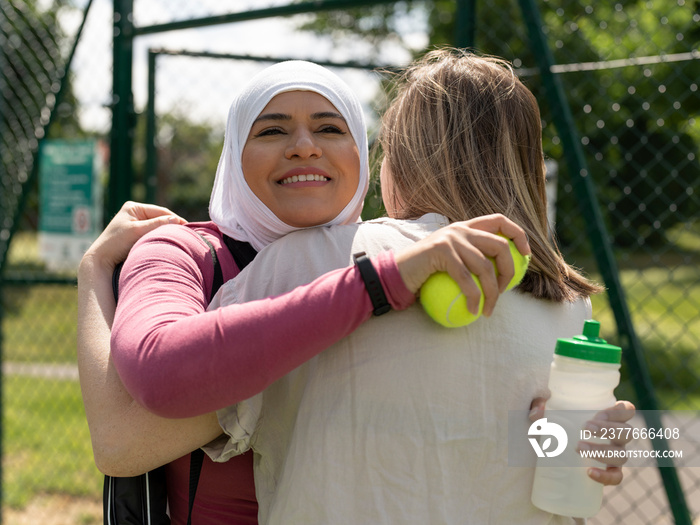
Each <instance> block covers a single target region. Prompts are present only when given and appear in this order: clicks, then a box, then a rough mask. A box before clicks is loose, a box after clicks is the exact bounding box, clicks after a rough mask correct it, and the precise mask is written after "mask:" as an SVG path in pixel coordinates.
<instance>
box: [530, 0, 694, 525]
mask: <svg viewBox="0 0 700 525" xmlns="http://www.w3.org/2000/svg"><path fill="white" fill-rule="evenodd" d="M519 2H520V7H521V10H522V13H523V17H524V18H525V23H526V26H527V30H528V34H529V37H530V44H531V46H532V50H533V53H534V55H535V58H536V60H537V61H538V67H539V69H540V74H541V75H542V83H543V86H544V89H545V93H546V97H547V101H548V102H549V104H550V105H551V109H552V115H553V117H552V119H553V120H554V124H555V126H556V128H557V131H558V133H559V135H560V138H561V141H562V146H563V149H564V154H565V157H566V162H567V165H568V166H569V170H570V172H571V179H572V185H573V187H574V191H575V192H576V193H577V195H578V196H579V199H578V202H579V204H580V206H581V212H582V213H583V215H584V216H585V217H586V221H585V223H586V228H587V233H588V237H589V239H591V243H592V245H593V251H594V254H595V257H596V260H597V262H598V266H599V269H600V272H601V274H602V276H603V280H604V282H605V285H606V287H607V289H608V298H609V300H610V306H611V308H612V310H613V313H614V316H615V321H616V323H617V329H618V334H619V336H620V339H621V342H622V347H623V352H624V357H625V362H626V364H627V366H628V367H629V370H630V375H631V378H632V383H633V386H634V388H635V391H636V393H637V396H638V398H639V404H640V408H641V409H643V410H645V411H646V412H645V417H646V422H647V425H648V426H649V428H662V427H663V425H662V422H661V418H660V417H659V416H658V403H657V401H656V398H655V395H654V390H653V385H652V382H651V377H650V375H649V371H648V368H647V366H646V363H645V360H644V355H643V349H642V346H641V342H640V340H639V339H638V337H637V335H636V332H635V330H634V326H633V324H632V318H631V316H630V312H629V309H628V307H627V301H626V299H625V294H624V290H623V288H622V284H621V282H620V279H619V271H618V269H617V263H616V262H615V258H614V257H613V253H612V248H611V244H610V240H609V238H608V234H607V231H606V228H605V224H604V222H603V217H602V214H601V212H600V208H599V206H598V202H597V198H596V195H595V188H594V186H593V181H592V180H591V177H590V171H589V170H588V166H587V163H586V159H585V157H584V154H583V150H582V148H581V142H580V140H579V138H578V134H577V132H576V126H575V123H574V120H573V116H572V114H571V110H570V108H569V105H568V103H567V101H566V97H565V95H564V90H563V87H562V85H561V83H560V82H559V79H558V77H557V76H556V75H555V74H554V73H552V66H553V65H554V57H553V56H552V53H551V50H550V49H549V46H548V45H547V39H546V37H545V34H544V32H543V22H542V19H541V16H540V12H539V9H538V7H537V5H536V3H535V0H519ZM650 411H652V412H650ZM652 445H653V447H654V449H655V450H658V451H661V452H663V451H666V450H669V448H668V443H667V442H666V440H665V439H654V440H652ZM660 461H661V460H659V466H661V463H660ZM669 463H671V464H672V462H669V461H664V464H669ZM659 472H660V475H661V478H662V479H663V482H664V486H665V488H666V494H667V496H668V500H669V504H670V507H671V511H672V513H673V516H674V518H675V521H676V523H677V524H679V525H691V519H690V513H689V511H688V507H687V504H686V502H685V497H684V495H683V489H682V488H681V485H680V481H679V479H678V473H677V472H676V469H675V467H672V466H671V467H664V468H659Z"/></svg>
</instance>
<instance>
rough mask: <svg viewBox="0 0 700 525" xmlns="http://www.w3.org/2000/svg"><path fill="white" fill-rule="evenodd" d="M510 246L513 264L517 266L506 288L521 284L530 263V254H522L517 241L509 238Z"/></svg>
mask: <svg viewBox="0 0 700 525" xmlns="http://www.w3.org/2000/svg"><path fill="white" fill-rule="evenodd" d="M508 247H509V248H510V256H511V257H512V258H513V266H514V267H515V275H513V278H512V279H511V280H510V283H508V286H507V287H506V290H510V289H511V288H515V287H516V286H518V285H519V284H520V281H522V280H523V277H525V272H527V266H528V265H529V264H530V256H529V255H522V254H521V253H520V252H519V251H518V249H517V248H516V247H515V243H514V242H513V241H512V240H510V239H508Z"/></svg>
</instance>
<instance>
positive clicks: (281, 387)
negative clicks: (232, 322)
mask: <svg viewBox="0 0 700 525" xmlns="http://www.w3.org/2000/svg"><path fill="white" fill-rule="evenodd" d="M446 224H447V221H446V219H445V218H444V217H442V216H440V215H435V214H429V215H426V216H424V217H422V218H421V219H419V220H416V221H394V220H389V219H380V220H377V221H370V222H365V223H362V224H357V225H347V226H335V227H332V228H315V229H311V230H304V231H300V232H295V233H292V234H290V235H287V236H286V237H284V238H283V239H280V240H279V241H276V242H275V243H273V244H271V245H270V246H268V247H266V248H265V249H264V250H262V251H261V252H260V254H259V255H258V256H257V258H256V260H255V261H254V262H253V263H252V264H251V265H250V266H248V267H247V268H246V269H245V270H244V272H242V273H241V274H240V275H239V276H238V277H237V278H236V279H234V280H233V281H230V282H229V283H226V284H225V285H224V286H223V287H222V289H221V291H220V292H219V294H218V296H217V298H216V299H215V302H214V303H213V304H214V305H215V306H217V305H219V304H221V305H223V304H230V303H232V302H237V303H240V302H245V301H250V300H254V299H259V298H263V297H267V296H270V295H276V294H280V293H283V292H286V291H288V290H291V289H292V288H294V287H295V286H298V285H301V284H305V283H308V282H310V281H311V280H313V279H314V278H316V277H318V276H319V275H322V274H323V273H326V272H327V271H329V270H332V269H335V268H340V267H345V266H348V265H349V264H352V254H353V253H356V252H358V251H365V252H367V254H368V255H370V256H371V255H374V254H376V253H378V252H379V251H382V250H385V249H389V248H393V249H395V250H400V249H401V248H403V247H405V246H407V245H409V244H410V243H412V242H414V241H416V240H418V239H420V238H422V237H425V236H426V235H428V234H429V233H431V232H433V231H435V230H437V229H438V228H440V227H442V226H444V225H446ZM589 317H590V302H589V301H583V300H581V301H578V302H576V303H573V304H571V303H563V304H555V303H552V302H549V301H542V300H536V299H534V298H532V297H531V296H530V295H527V294H521V293H519V292H517V291H512V292H507V293H505V294H503V295H502V296H501V297H500V298H499V300H498V304H497V306H496V310H495V312H494V314H493V315H492V316H491V317H490V318H481V319H479V320H477V321H476V322H474V323H472V324H471V325H469V326H467V327H464V328H451V329H449V328H443V327H442V326H440V325H438V324H437V323H435V322H434V321H432V320H431V319H430V318H429V317H428V316H427V315H426V314H425V313H424V312H423V310H422V308H421V306H420V305H419V304H415V305H413V306H412V307H410V308H408V309H407V310H405V311H402V312H390V313H388V314H386V315H383V316H381V317H373V318H371V319H370V320H368V321H367V322H366V323H364V324H363V325H362V326H361V327H360V328H358V329H357V330H356V331H355V332H354V333H353V334H352V335H350V336H348V337H346V338H345V339H343V340H341V341H340V342H338V343H336V344H335V345H333V346H332V347H330V348H329V349H328V350H326V351H324V352H323V353H321V354H320V355H319V356H317V357H315V358H313V359H312V360H311V361H309V362H307V363H306V364H304V365H302V366H301V367H299V368H297V369H296V370H294V371H293V372H292V373H290V374H289V375H287V376H286V377H284V378H283V379H281V380H279V381H277V382H276V383H274V384H273V385H272V386H270V387H269V388H268V389H267V390H266V391H265V392H263V393H262V394H260V395H258V396H255V397H254V398H252V399H250V400H247V401H245V402H243V403H240V404H238V405H236V406H233V407H229V408H227V409H224V410H221V411H219V414H218V415H219V421H220V423H221V425H222V428H224V430H225V432H226V433H227V434H228V436H229V438H230V439H229V440H228V442H226V443H225V444H224V445H223V446H217V447H211V448H210V449H208V450H207V452H208V453H209V454H210V455H211V456H212V458H213V459H215V460H219V461H225V460H226V459H228V458H230V457H231V456H233V455H236V454H238V453H241V452H243V451H245V450H247V449H248V448H250V447H252V448H253V450H254V451H255V453H256V458H255V485H256V493H257V498H258V503H259V506H260V511H259V520H260V523H262V524H290V523H299V524H305V525H306V524H348V525H350V524H352V525H356V524H362V523H368V524H369V523H372V524H374V523H400V524H406V523H415V524H427V523H430V524H437V523H445V524H453V523H468V524H476V525H482V524H483V525H486V524H498V525H500V524H515V523H517V524H521V525H524V524H538V525H543V524H562V523H572V520H571V519H570V518H564V517H561V516H554V515H551V514H547V513H545V512H542V511H540V510H539V509H537V508H535V507H534V506H533V505H532V504H531V503H530V491H531V487H532V476H533V473H534V464H535V459H536V458H535V455H534V452H533V453H532V454H531V458H530V459H529V466H528V467H522V466H519V467H515V466H509V464H508V461H509V460H508V452H509V451H508V433H509V432H519V433H520V435H522V436H523V437H526V435H527V429H528V427H529V425H530V422H529V421H528V420H527V417H526V415H527V411H528V409H529V407H530V403H531V401H532V399H533V398H535V397H537V396H539V395H542V394H543V393H544V392H546V387H547V379H548V374H549V367H550V362H551V359H552V353H553V351H554V346H555V342H556V339H557V338H559V337H571V336H572V335H575V334H577V333H580V331H581V328H582V326H583V321H584V320H585V319H588V318H589ZM322 322H323V320H322V319H319V323H322ZM309 337H310V338H311V337H314V334H309ZM509 411H520V414H521V415H522V417H520V418H516V420H515V423H514V422H513V418H512V417H510V418H509ZM509 419H510V421H509ZM509 427H510V428H509Z"/></svg>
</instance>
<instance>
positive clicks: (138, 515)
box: [102, 234, 257, 525]
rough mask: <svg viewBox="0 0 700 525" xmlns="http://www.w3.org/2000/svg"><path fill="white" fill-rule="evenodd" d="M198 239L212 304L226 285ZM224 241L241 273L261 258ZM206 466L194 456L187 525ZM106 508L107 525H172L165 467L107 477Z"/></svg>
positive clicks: (115, 285) (115, 279) (198, 453)
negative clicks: (209, 270) (209, 266)
mask: <svg viewBox="0 0 700 525" xmlns="http://www.w3.org/2000/svg"><path fill="white" fill-rule="evenodd" d="M198 235H199V236H200V237H201V238H202V240H203V241H204V242H205V243H207V246H209V252H210V253H211V256H212V260H213V261H214V281H213V283H212V288H211V296H210V297H209V302H211V300H212V299H213V298H214V295H216V292H217V291H218V290H219V288H220V287H221V285H222V284H223V283H224V278H223V273H222V271H221V264H220V263H219V259H218V257H217V255H216V250H215V249H214V246H213V245H212V244H211V242H209V241H208V240H207V239H206V238H204V236H202V235H201V234H198ZM223 238H224V244H226V246H227V248H228V249H229V251H230V252H231V255H233V259H234V260H235V261H236V265H237V266H238V268H239V269H240V270H243V268H245V267H246V266H247V265H248V263H249V262H250V261H252V260H253V259H254V258H255V256H256V255H257V252H256V251H255V249H254V248H253V247H252V246H251V245H250V244H248V243H247V242H244V241H237V240H235V239H232V238H230V237H228V236H227V235H224V236H223ZM121 269H122V264H119V265H117V267H116V268H115V269H114V273H113V275H112V291H113V292H114V300H115V301H117V296H118V291H119V275H120V274H121ZM203 462H204V451H203V450H202V449H201V448H198V449H197V450H195V451H193V452H192V453H191V454H190V489H189V510H188V513H187V525H190V524H191V523H192V508H193V506H194V497H195V494H196V492H197V485H198V484H199V474H200V472H201V471H202V464H203ZM102 505H103V513H104V525H170V517H169V516H168V514H167V511H166V509H167V505H168V493H167V487H166V484H165V466H162V467H158V468H156V469H154V470H151V471H150V472H146V473H145V474H141V475H140V476H133V477H125V478H122V477H113V476H107V475H105V479H104V489H103V493H102Z"/></svg>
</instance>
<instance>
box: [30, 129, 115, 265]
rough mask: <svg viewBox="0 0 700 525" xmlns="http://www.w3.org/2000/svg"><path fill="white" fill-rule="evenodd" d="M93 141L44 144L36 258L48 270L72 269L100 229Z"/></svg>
mask: <svg viewBox="0 0 700 525" xmlns="http://www.w3.org/2000/svg"><path fill="white" fill-rule="evenodd" d="M100 160H101V159H100V156H99V151H98V142H97V141H96V140H75V141H74V140H46V141H44V142H43V143H42V146H41V152H40V158H39V255H40V256H41V258H42V259H43V260H44V262H45V263H46V266H47V268H48V269H50V270H57V271H59V270H65V269H71V268H75V267H76V266H77V265H78V263H79V262H80V259H81V258H82V256H83V254H84V253H85V251H86V250H87V249H88V248H89V247H90V244H92V242H93V241H94V240H95V239H96V238H97V236H98V235H99V232H100V229H101V226H102V198H101V197H102V188H101V184H100V181H99V174H100V172H101V162H100Z"/></svg>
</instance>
